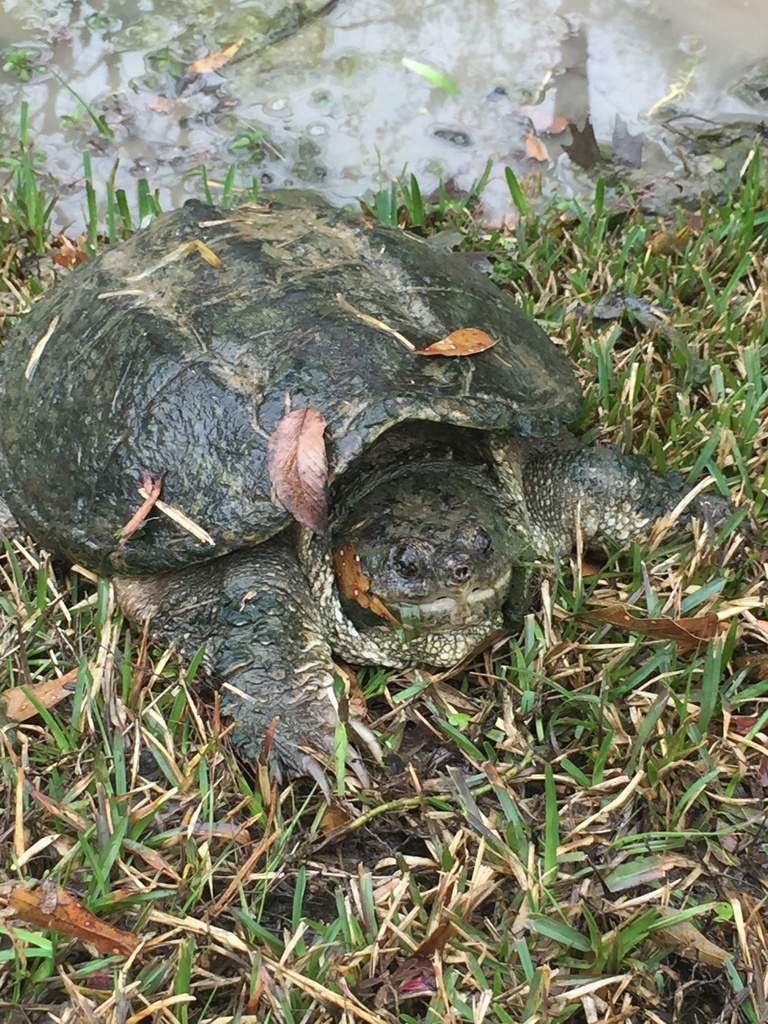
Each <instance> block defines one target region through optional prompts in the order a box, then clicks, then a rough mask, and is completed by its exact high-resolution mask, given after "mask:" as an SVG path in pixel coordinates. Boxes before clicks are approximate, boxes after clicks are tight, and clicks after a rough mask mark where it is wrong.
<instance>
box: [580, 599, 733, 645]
mask: <svg viewBox="0 0 768 1024" xmlns="http://www.w3.org/2000/svg"><path fill="white" fill-rule="evenodd" d="M578 617H579V619H588V620H589V621H591V622H607V623H608V624H609V625H611V626H619V627H620V628H622V629H631V630H632V632H633V633H639V634H640V635H641V636H647V637H650V638H651V639H653V640H674V641H675V642H676V643H677V644H678V645H679V646H680V647H681V648H682V649H683V650H695V648H697V647H698V646H699V644H702V643H707V642H708V641H709V640H713V639H714V638H715V637H716V636H718V635H719V634H720V633H721V632H722V630H723V627H725V628H727V623H723V625H722V626H721V623H720V620H719V619H718V617H717V615H716V613H715V612H708V613H707V614H706V615H697V616H695V617H693V618H679V619H673V618H669V617H667V616H663V617H661V618H658V619H642V618H639V617H637V616H635V615H631V614H630V612H629V611H628V609H627V608H626V607H625V606H624V605H623V604H612V605H608V606H607V607H605V608H595V609H592V610H590V611H588V612H584V614H583V615H580V616H578Z"/></svg>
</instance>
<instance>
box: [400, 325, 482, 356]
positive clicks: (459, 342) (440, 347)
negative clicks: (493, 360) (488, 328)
mask: <svg viewBox="0 0 768 1024" xmlns="http://www.w3.org/2000/svg"><path fill="white" fill-rule="evenodd" d="M498 341H499V339H498V338H492V337H491V336H490V334H486V333H485V331H481V330H480V328H479V327H462V328H461V329H460V330H458V331H451V333H450V334H448V335H446V336H445V337H444V338H440V340H439V341H433V342H432V344H431V345H428V346H427V347H426V348H420V349H415V350H414V352H413V354H414V355H415V356H473V355H475V354H476V353H478V352H485V350H486V349H489V348H493V346H494V345H497V344H498Z"/></svg>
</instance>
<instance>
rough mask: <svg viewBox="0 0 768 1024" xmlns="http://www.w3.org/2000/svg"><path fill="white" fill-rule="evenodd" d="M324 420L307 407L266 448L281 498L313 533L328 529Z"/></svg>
mask: <svg viewBox="0 0 768 1024" xmlns="http://www.w3.org/2000/svg"><path fill="white" fill-rule="evenodd" d="M324 432H325V417H324V416H323V414H322V413H321V412H318V410H317V409H313V408H312V407H311V406H309V405H305V406H304V408H303V409H293V410H292V411H291V412H289V413H286V415H285V416H283V418H282V419H281V420H280V422H279V423H278V424H277V426H276V427H275V429H274V431H273V432H272V435H271V436H270V438H269V444H268V446H267V469H268V470H269V478H270V480H271V481H272V485H273V486H274V488H275V491H276V493H277V496H278V498H279V499H280V501H281V502H282V504H283V505H284V506H285V507H286V508H287V509H288V511H289V512H290V513H291V515H292V516H293V517H294V519H296V520H298V522H300V523H302V524H303V525H304V526H307V527H309V529H310V530H312V531H313V532H314V533H323V532H324V531H325V530H326V529H327V527H328V496H327V487H328V460H327V457H326V453H325V440H324V437H323V434H324Z"/></svg>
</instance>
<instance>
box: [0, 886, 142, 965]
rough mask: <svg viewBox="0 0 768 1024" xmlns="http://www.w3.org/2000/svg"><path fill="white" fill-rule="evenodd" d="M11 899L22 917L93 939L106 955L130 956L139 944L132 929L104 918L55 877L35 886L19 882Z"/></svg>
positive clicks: (44, 925) (41, 924) (42, 925)
mask: <svg viewBox="0 0 768 1024" xmlns="http://www.w3.org/2000/svg"><path fill="white" fill-rule="evenodd" d="M9 903H10V905H11V906H12V907H13V909H14V910H15V911H16V913H17V914H18V915H19V917H20V918H22V920H24V921H29V922H30V923H31V924H36V925H38V926H39V927H41V928H54V929H55V930H56V931H57V932H61V933H62V935H72V936H74V937H75V938H77V939H83V940H85V941H86V942H90V943H92V944H93V945H94V946H95V947H96V948H97V949H98V951H99V952H100V953H101V954H103V955H105V956H109V955H110V954H112V953H122V954H123V956H130V954H131V953H133V951H134V950H135V949H136V947H137V946H138V944H139V940H138V938H137V936H135V935H134V934H133V933H132V932H126V931H123V929H122V928H115V926H114V925H111V924H108V923H107V922H106V921H102V920H101V918H99V917H96V915H95V914H92V913H91V911H90V910H88V909H87V908H86V907H85V906H84V905H83V904H82V903H81V902H80V900H79V899H77V897H76V896H73V895H72V894H71V893H69V892H67V890H66V889H62V887H61V886H59V885H56V883H55V882H53V881H52V880H51V879H46V880H45V881H43V882H42V883H41V884H40V885H38V886H37V887H36V888H34V889H27V888H25V887H24V886H17V887H16V888H15V889H14V890H13V891H12V892H11V896H10V899H9Z"/></svg>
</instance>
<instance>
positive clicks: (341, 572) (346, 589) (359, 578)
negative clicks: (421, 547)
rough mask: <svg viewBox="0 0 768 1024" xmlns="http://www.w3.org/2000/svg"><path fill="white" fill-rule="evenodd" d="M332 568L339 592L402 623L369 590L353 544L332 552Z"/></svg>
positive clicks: (369, 583) (377, 612)
mask: <svg viewBox="0 0 768 1024" xmlns="http://www.w3.org/2000/svg"><path fill="white" fill-rule="evenodd" d="M333 569H334V572H335V573H336V579H337V580H338V583H339V587H340V588H341V592H342V594H343V595H344V596H345V597H348V598H350V600H352V601H357V603H358V604H359V605H360V606H361V608H368V609H370V611H372V612H373V613H374V615H381V616H382V617H383V618H385V619H388V620H389V621H390V622H393V623H394V624H395V625H396V626H400V625H402V624H401V623H400V622H398V621H397V619H396V618H395V616H394V615H393V614H392V612H391V611H390V610H389V608H387V606H386V605H385V604H384V602H383V601H382V600H381V598H380V597H377V596H376V595H375V594H374V593H372V591H371V581H370V579H369V578H368V576H366V574H365V573H364V572H363V567H362V565H361V564H360V556H359V555H358V553H357V548H356V547H355V546H354V544H345V545H344V546H343V547H341V548H338V549H337V550H336V551H334V553H333Z"/></svg>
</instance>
